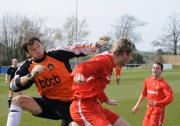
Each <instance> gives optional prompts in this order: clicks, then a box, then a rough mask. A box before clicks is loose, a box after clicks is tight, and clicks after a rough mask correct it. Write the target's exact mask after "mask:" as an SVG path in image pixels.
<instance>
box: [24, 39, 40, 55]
mask: <svg viewBox="0 0 180 126" xmlns="http://www.w3.org/2000/svg"><path fill="white" fill-rule="evenodd" d="M35 41H38V42H39V43H41V41H40V39H39V38H37V37H32V38H31V39H29V40H28V41H27V42H25V43H23V44H22V48H23V49H24V50H25V51H26V52H28V49H27V46H31V45H33V44H34V42H35Z"/></svg>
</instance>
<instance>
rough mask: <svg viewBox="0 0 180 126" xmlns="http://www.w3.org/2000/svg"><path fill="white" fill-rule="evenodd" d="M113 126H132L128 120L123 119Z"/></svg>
mask: <svg viewBox="0 0 180 126" xmlns="http://www.w3.org/2000/svg"><path fill="white" fill-rule="evenodd" d="M113 126H131V125H130V124H129V123H128V122H127V121H126V120H124V119H123V118H122V117H121V118H120V117H119V118H118V119H117V120H116V122H115V123H114V124H113Z"/></svg>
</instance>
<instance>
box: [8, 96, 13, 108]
mask: <svg viewBox="0 0 180 126" xmlns="http://www.w3.org/2000/svg"><path fill="white" fill-rule="evenodd" d="M11 102H12V97H8V105H9V108H10V106H11Z"/></svg>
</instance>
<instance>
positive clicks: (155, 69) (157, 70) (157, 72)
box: [152, 64, 162, 78]
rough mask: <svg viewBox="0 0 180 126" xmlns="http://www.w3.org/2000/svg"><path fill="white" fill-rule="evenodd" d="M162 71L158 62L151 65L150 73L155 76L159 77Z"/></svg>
mask: <svg viewBox="0 0 180 126" xmlns="http://www.w3.org/2000/svg"><path fill="white" fill-rule="evenodd" d="M161 73H162V69H161V66H160V65H158V64H154V65H153V67H152V75H153V77H155V78H159V77H160V76H161Z"/></svg>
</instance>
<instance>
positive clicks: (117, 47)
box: [111, 39, 135, 55]
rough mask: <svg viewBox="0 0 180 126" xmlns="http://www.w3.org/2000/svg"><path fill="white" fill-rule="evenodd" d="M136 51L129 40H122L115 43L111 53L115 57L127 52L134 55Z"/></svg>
mask: <svg viewBox="0 0 180 126" xmlns="http://www.w3.org/2000/svg"><path fill="white" fill-rule="evenodd" d="M134 50H135V45H134V44H133V43H132V42H131V41H130V40H128V39H120V40H118V41H116V42H114V44H113V47H112V50H111V52H112V53H114V54H115V55H120V54H122V53H123V52H126V53H127V54H128V55H129V54H130V53H133V52H134Z"/></svg>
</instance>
